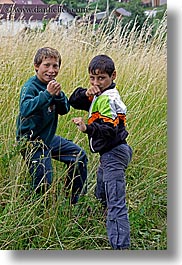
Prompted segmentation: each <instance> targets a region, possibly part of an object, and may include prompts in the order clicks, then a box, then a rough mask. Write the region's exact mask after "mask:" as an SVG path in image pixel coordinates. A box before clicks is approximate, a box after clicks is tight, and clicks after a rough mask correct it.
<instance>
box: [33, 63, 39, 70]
mask: <svg viewBox="0 0 182 265" xmlns="http://www.w3.org/2000/svg"><path fill="white" fill-rule="evenodd" d="M34 69H35V71H38V70H39V65H38V64H36V63H35V64H34Z"/></svg>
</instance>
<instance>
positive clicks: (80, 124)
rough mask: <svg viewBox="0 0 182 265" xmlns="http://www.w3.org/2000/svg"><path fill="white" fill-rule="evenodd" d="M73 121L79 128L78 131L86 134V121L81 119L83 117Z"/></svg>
mask: <svg viewBox="0 0 182 265" xmlns="http://www.w3.org/2000/svg"><path fill="white" fill-rule="evenodd" d="M72 121H73V122H74V123H75V124H76V125H77V126H78V129H79V130H80V131H81V132H85V131H86V129H87V127H86V125H85V123H84V120H83V119H82V118H81V117H76V118H73V119H72Z"/></svg>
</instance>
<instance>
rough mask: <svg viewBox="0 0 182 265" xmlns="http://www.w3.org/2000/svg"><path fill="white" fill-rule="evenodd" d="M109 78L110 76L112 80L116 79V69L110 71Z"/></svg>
mask: <svg viewBox="0 0 182 265" xmlns="http://www.w3.org/2000/svg"><path fill="white" fill-rule="evenodd" d="M111 78H112V80H114V79H116V70H114V72H113V73H112V76H111Z"/></svg>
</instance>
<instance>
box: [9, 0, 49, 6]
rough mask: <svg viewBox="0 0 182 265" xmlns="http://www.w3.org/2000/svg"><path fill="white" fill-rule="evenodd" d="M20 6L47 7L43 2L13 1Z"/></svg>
mask: <svg viewBox="0 0 182 265" xmlns="http://www.w3.org/2000/svg"><path fill="white" fill-rule="evenodd" d="M13 2H14V3H15V4H18V5H45V3H44V2H43V1H41V0H13Z"/></svg>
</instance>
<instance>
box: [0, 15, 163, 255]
mask: <svg viewBox="0 0 182 265" xmlns="http://www.w3.org/2000/svg"><path fill="white" fill-rule="evenodd" d="M109 29H110V25H109V24H108V25H106V26H105V30H104V27H103V26H101V27H100V28H99V29H98V30H97V32H95V31H94V30H93V27H92V26H91V25H90V26H87V27H75V26H72V27H71V28H70V29H59V30H55V31H52V30H50V29H49V27H47V28H46V30H45V31H44V32H30V33H27V34H26V33H25V34H24V33H21V34H17V35H15V36H9V37H6V36H1V37H0V38H1V39H0V42H1V46H0V60H1V71H0V117H1V120H0V249H3V250H20V249H22V250H29V249H40V250H41V249H43V250H59V249H60V250H80V249H86V250H89V249H94V250H110V249H111V248H110V246H109V244H108V241H107V235H106V229H105V218H104V216H103V215H102V211H101V207H100V205H99V203H98V202H97V200H96V199H95V197H94V188H95V182H96V169H97V166H98V162H99V157H98V155H97V154H91V153H90V151H89V148H88V141H87V137H86V136H85V135H83V134H81V133H80V132H79V131H77V130H76V129H75V126H74V124H73V123H72V122H71V119H72V117H74V116H78V115H82V116H84V117H85V120H86V118H87V113H84V112H82V111H78V110H74V109H73V108H71V111H70V112H69V113H68V114H67V115H65V116H63V117H60V118H59V125H58V129H57V134H60V135H61V136H63V137H65V138H68V139H71V140H73V141H74V142H75V143H78V144H79V145H80V146H82V147H83V148H84V149H85V150H86V152H87V154H88V158H89V164H88V171H89V175H88V194H87V195H86V196H85V197H83V198H81V199H80V201H79V203H78V204H77V205H76V206H74V207H73V206H70V205H69V202H68V201H66V200H65V199H64V195H63V184H64V178H65V175H66V168H65V167H64V165H63V164H60V163H57V162H55V161H54V162H53V164H54V180H53V184H52V187H51V189H50V190H49V192H48V193H47V194H45V195H44V196H43V197H41V198H39V199H36V198H35V197H34V196H32V195H30V193H29V190H30V176H29V174H28V172H27V168H26V165H25V163H24V161H23V160H22V158H21V156H20V154H19V153H18V150H17V148H16V141H15V122H16V116H17V114H18V105H19V93H20V89H21V86H22V84H23V83H24V82H25V81H26V80H27V79H28V78H29V77H30V76H32V75H34V69H33V57H34V54H35V52H36V50H37V49H38V48H40V47H42V46H52V47H54V48H56V49H58V50H59V51H60V53H61V55H62V67H61V71H60V74H59V76H58V78H57V80H58V81H59V82H60V83H61V85H62V89H63V91H64V92H65V93H66V95H67V96H68V97H69V95H70V94H71V92H72V91H73V90H74V89H75V88H76V87H77V86H83V87H87V86H88V74H87V66H88V63H89V61H90V59H91V58H92V57H93V56H95V55H97V54H100V53H105V54H108V55H109V56H111V57H112V58H113V59H114V61H115V65H116V69H117V79H116V82H117V86H118V89H119V91H120V94H121V97H122V99H123V101H124V102H125V104H126V105H127V109H128V112H127V129H128V131H129V137H128V143H129V144H130V145H131V146H132V148H133V151H134V153H133V160H132V162H131V164H130V165H129V168H128V169H127V172H126V173H127V177H126V181H127V204H128V208H129V218H130V223H131V250H165V249H167V88H166V86H167V69H166V68H167V51H166V50H167V49H166V48H167V47H166V45H167V43H166V18H164V20H163V21H162V22H161V24H160V26H159V29H158V31H157V32H156V34H155V36H154V37H152V38H150V41H147V40H148V39H149V36H150V35H151V30H152V28H145V26H144V27H143V31H142V32H141V34H140V36H137V35H136V34H135V32H136V31H135V30H133V31H132V32H131V33H130V34H129V35H127V34H126V29H123V30H122V29H121V26H120V24H119V23H118V24H116V25H115V28H114V30H113V31H112V33H109ZM88 206H90V208H91V209H92V211H91V213H88V212H87V208H88Z"/></svg>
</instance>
